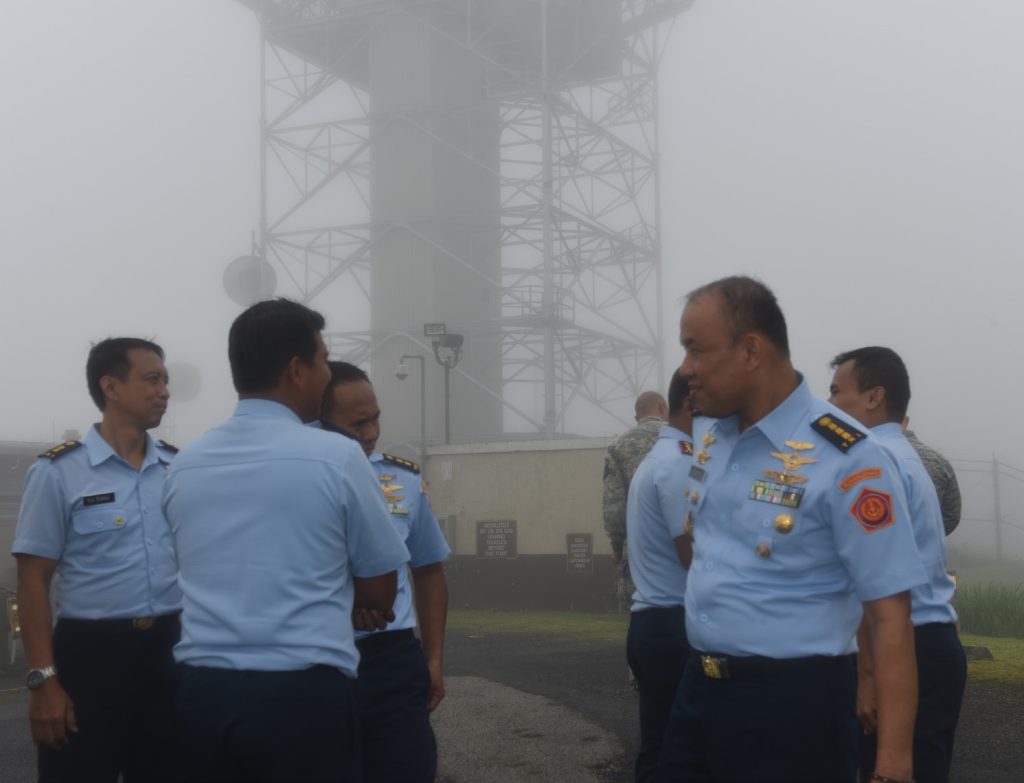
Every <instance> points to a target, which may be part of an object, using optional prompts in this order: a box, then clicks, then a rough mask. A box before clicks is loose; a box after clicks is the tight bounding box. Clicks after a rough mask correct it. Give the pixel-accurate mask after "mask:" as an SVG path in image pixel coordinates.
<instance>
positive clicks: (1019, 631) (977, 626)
mask: <svg viewBox="0 0 1024 783" xmlns="http://www.w3.org/2000/svg"><path fill="white" fill-rule="evenodd" d="M956 607H957V612H958V613H959V615H960V628H961V630H963V631H964V632H965V633H976V634H982V635H984V636H999V637H1008V638H1013V639H1024V584H1014V585H1010V584H999V583H990V584H977V583H974V584H971V583H965V582H961V583H960V585H959V587H958V588H957V593H956Z"/></svg>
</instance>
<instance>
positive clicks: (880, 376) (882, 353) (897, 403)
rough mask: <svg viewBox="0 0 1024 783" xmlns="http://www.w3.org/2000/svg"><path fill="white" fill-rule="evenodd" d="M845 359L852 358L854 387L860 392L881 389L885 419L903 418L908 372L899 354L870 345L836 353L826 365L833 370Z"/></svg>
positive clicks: (901, 419)
mask: <svg viewBox="0 0 1024 783" xmlns="http://www.w3.org/2000/svg"><path fill="white" fill-rule="evenodd" d="M847 362H853V377H854V378H856V379H857V390H858V391H861V392H864V391H867V390H868V389H873V388H874V387H876V386H881V387H882V388H883V389H885V407H886V410H887V411H888V414H889V421H903V419H904V418H906V415H907V408H908V407H909V406H910V375H909V374H908V373H907V366H906V365H905V364H904V363H903V359H901V358H900V355H899V354H898V353H896V351H894V350H893V349H892V348H883V347H881V346H877V345H870V346H867V347H866V348H858V349H857V350H855V351H846V352H845V353H841V354H839V355H838V356H836V358H834V359H833V360H832V364H831V365H830V366H831V367H832V369H833V370H834V369H836V368H837V367H839V365H841V364H846V363H847Z"/></svg>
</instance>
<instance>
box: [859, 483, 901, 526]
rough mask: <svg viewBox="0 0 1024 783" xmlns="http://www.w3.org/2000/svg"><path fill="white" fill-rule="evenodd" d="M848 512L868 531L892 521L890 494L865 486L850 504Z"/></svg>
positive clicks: (889, 523)
mask: <svg viewBox="0 0 1024 783" xmlns="http://www.w3.org/2000/svg"><path fill="white" fill-rule="evenodd" d="M850 514H851V515H853V518H854V519H856V520H857V523H858V524H859V525H860V526H861V527H862V528H864V530H865V531H867V532H868V533H874V532H875V531H876V530H880V529H881V528H883V527H888V526H889V525H891V524H892V523H893V515H892V495H890V494H889V493H888V492H881V491H879V490H877V489H868V488H867V487H865V488H864V489H862V490H861V491H860V494H859V495H857V499H856V500H855V501H853V505H852V506H850Z"/></svg>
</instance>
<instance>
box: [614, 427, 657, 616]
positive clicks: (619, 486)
mask: <svg viewBox="0 0 1024 783" xmlns="http://www.w3.org/2000/svg"><path fill="white" fill-rule="evenodd" d="M664 426H665V420H664V419H660V418H658V417H657V416H644V417H643V418H642V419H640V421H639V422H637V425H636V426H635V427H634V428H633V429H631V430H630V431H629V432H626V433H623V434H622V435H620V436H619V437H617V438H616V439H615V440H613V441H612V442H611V443H610V444H608V451H606V452H605V455H604V503H603V505H604V529H605V532H606V533H607V534H608V540H609V541H611V544H612V551H613V552H615V553H616V554H618V555H621V557H622V559H621V560H620V561H619V566H618V573H617V574H616V580H615V587H616V594H617V596H618V600H619V609H620V611H626V610H628V609H629V606H630V604H631V603H632V597H633V590H634V589H635V588H634V586H633V580H632V579H631V578H630V576H629V552H628V549H627V546H626V494H627V493H628V491H629V482H630V480H631V479H632V478H633V474H634V473H635V472H636V468H637V466H638V465H639V464H640V463H641V462H642V461H643V458H644V457H646V456H647V452H648V451H650V450H651V447H652V446H654V441H656V440H657V439H658V433H659V432H661V428H662V427H664Z"/></svg>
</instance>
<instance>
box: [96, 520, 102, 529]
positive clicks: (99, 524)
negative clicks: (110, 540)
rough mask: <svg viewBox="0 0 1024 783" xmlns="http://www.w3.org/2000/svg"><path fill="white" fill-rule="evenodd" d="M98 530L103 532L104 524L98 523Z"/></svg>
mask: <svg viewBox="0 0 1024 783" xmlns="http://www.w3.org/2000/svg"><path fill="white" fill-rule="evenodd" d="M96 529H97V530H102V529H103V523H102V522H97V523H96Z"/></svg>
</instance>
